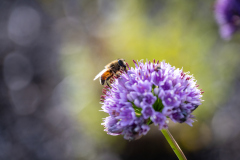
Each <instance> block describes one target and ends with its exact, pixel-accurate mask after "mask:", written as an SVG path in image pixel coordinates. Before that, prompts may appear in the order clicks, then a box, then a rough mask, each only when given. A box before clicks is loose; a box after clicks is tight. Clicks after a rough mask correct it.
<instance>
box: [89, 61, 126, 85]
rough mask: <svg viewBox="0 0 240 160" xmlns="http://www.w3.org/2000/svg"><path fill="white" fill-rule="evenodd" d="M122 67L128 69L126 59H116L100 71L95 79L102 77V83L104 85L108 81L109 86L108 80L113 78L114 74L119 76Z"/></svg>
mask: <svg viewBox="0 0 240 160" xmlns="http://www.w3.org/2000/svg"><path fill="white" fill-rule="evenodd" d="M121 69H123V70H124V71H125V72H126V71H127V70H126V62H125V60H124V59H117V60H114V61H112V62H110V63H109V64H107V65H106V66H105V69H103V70H102V71H101V72H100V73H98V75H96V76H95V78H94V79H93V80H96V79H97V78H98V77H100V78H99V80H100V84H102V85H104V83H105V82H106V84H107V85H108V86H109V84H108V80H109V79H110V78H112V77H113V76H114V75H116V76H118V73H119V71H120V70H121ZM109 87H110V86H109Z"/></svg>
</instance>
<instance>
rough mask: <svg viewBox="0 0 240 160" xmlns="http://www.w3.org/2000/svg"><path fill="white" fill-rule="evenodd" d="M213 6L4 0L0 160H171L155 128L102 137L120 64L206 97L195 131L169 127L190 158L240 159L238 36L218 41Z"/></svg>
mask: <svg viewBox="0 0 240 160" xmlns="http://www.w3.org/2000/svg"><path fill="white" fill-rule="evenodd" d="M213 10H214V0H210V1H202V0H195V1H192V0H184V1H178V0H151V1H149V0H131V1H117V0H91V1H89V0H1V1H0V64H1V69H0V72H1V74H0V98H1V99H0V159H1V160H23V159H24V160H130V159H131V160H133V159H139V160H142V159H143V160H146V159H148V160H152V159H164V160H172V159H173V160H174V159H177V157H176V156H175V154H174V152H173V151H172V149H171V148H170V146H169V144H168V143H167V141H166V140H165V138H164V136H163V135H162V133H161V132H160V131H159V130H158V129H157V127H155V126H151V130H150V131H149V132H148V134H147V135H146V136H143V137H142V138H141V139H139V140H136V141H131V142H129V141H126V140H124V139H123V137H122V136H116V137H114V136H110V135H107V134H106V132H104V131H103V129H104V128H103V126H102V125H100V124H101V123H102V118H105V117H106V116H107V114H106V113H104V112H101V111H99V110H101V104H99V99H100V95H101V94H102V88H103V86H102V85H100V84H99V82H98V81H93V78H94V77H95V75H97V74H98V73H99V72H100V71H101V70H102V69H103V68H104V66H105V65H106V64H107V63H109V62H110V61H112V60H115V59H117V58H124V59H125V60H126V61H127V62H128V63H129V65H130V66H134V65H133V62H132V60H133V59H134V60H141V59H148V60H151V61H152V60H153V59H156V60H160V61H161V60H165V61H166V62H168V63H170V64H171V65H173V66H176V67H177V68H182V67H183V70H184V71H185V72H187V71H190V73H191V74H193V75H194V76H195V78H196V79H197V81H198V84H199V85H200V88H202V89H203V91H205V93H204V94H203V99H204V102H203V104H202V105H201V106H199V107H198V109H197V110H195V111H194V113H193V114H194V115H195V116H196V119H197V121H196V122H195V123H194V124H193V127H190V126H188V125H187V124H174V123H172V122H170V124H169V130H170V131H171V133H172V135H173V136H174V137H175V139H176V141H177V142H178V143H179V145H180V147H181V148H182V150H183V152H184V153H185V155H186V157H187V158H188V159H194V160H202V159H204V160H215V159H216V160H226V159H231V160H237V159H240V152H239V150H240V143H239V138H240V127H239V124H240V118H239V114H240V68H239V65H238V64H239V62H240V53H239V50H240V46H239V42H240V38H239V36H238V35H235V36H234V37H233V39H232V40H231V41H223V40H222V39H221V38H220V36H219V33H218V26H217V24H216V22H215V18H214V14H213Z"/></svg>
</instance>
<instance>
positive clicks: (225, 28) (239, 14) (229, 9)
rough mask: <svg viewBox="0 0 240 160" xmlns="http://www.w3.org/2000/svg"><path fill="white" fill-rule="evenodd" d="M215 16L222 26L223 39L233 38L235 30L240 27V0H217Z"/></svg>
mask: <svg viewBox="0 0 240 160" xmlns="http://www.w3.org/2000/svg"><path fill="white" fill-rule="evenodd" d="M215 17H216V20H217V22H218V24H219V27H220V34H221V36H222V38H223V39H225V40H229V39H231V37H232V35H233V33H234V32H236V31H237V30H238V29H239V28H240V1H239V0H217V1H216V4H215Z"/></svg>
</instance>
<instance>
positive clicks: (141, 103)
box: [102, 61, 203, 140]
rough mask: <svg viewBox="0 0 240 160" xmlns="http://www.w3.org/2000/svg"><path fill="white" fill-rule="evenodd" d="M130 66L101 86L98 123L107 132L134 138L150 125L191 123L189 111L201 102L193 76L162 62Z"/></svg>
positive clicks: (190, 112)
mask: <svg viewBox="0 0 240 160" xmlns="http://www.w3.org/2000/svg"><path fill="white" fill-rule="evenodd" d="M134 63H135V66H136V68H130V69H129V70H128V71H127V73H126V72H124V73H122V74H121V75H120V77H119V78H118V79H115V81H114V82H113V83H112V84H111V88H107V89H104V91H103V93H104V94H105V95H104V96H102V97H103V106H102V109H103V111H104V112H106V113H108V114H109V117H107V118H105V119H104V122H103V123H102V125H104V127H105V131H106V132H107V133H108V134H110V135H124V138H125V139H127V140H134V139H138V138H140V137H141V136H142V135H146V134H147V132H148V131H149V129H150V127H149V125H150V124H152V123H153V124H155V125H157V126H158V127H159V129H163V128H167V127H168V125H167V117H168V118H170V119H171V120H172V121H173V122H178V123H187V124H189V125H190V126H191V125H192V123H193V122H194V120H193V118H194V116H193V115H192V112H193V111H194V110H195V109H196V108H197V107H198V106H199V105H200V104H201V101H202V100H201V97H202V93H203V92H202V91H201V90H199V89H198V85H197V84H196V81H195V79H194V77H193V76H191V75H188V73H184V72H183V71H182V70H180V69H176V68H175V67H172V66H171V65H170V64H168V63H165V62H164V61H163V62H159V61H158V62H157V64H156V63H150V62H149V61H148V62H146V63H143V62H141V61H140V62H139V61H134Z"/></svg>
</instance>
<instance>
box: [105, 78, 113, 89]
mask: <svg viewBox="0 0 240 160" xmlns="http://www.w3.org/2000/svg"><path fill="white" fill-rule="evenodd" d="M110 78H111V77H108V78H107V79H106V84H107V85H108V87H110V88H112V87H111V86H110V85H109V83H108V82H109V79H110Z"/></svg>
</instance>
